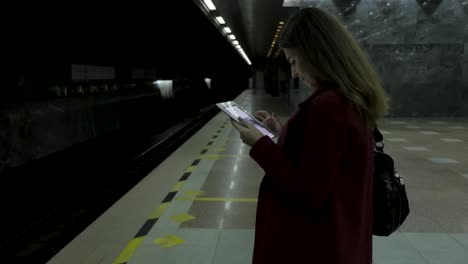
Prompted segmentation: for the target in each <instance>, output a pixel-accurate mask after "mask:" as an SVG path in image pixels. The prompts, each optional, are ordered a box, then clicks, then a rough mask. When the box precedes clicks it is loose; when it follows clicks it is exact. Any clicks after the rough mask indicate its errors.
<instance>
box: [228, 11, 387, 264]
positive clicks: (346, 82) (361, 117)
mask: <svg viewBox="0 0 468 264" xmlns="http://www.w3.org/2000/svg"><path fill="white" fill-rule="evenodd" d="M280 45H281V48H283V51H284V53H285V55H286V58H287V60H288V62H289V63H290V64H291V71H292V77H293V78H300V79H301V80H302V81H303V82H304V83H305V84H306V85H308V86H310V87H311V88H316V90H315V92H314V93H313V95H311V96H310V97H309V98H308V99H306V100H305V101H304V102H302V103H300V104H299V110H298V111H297V112H296V113H295V114H294V115H293V116H292V117H291V118H290V119H289V121H288V122H287V124H285V126H284V127H281V124H280V123H278V121H277V119H276V118H274V117H271V116H270V115H269V114H268V113H267V112H265V111H260V112H258V113H257V116H258V118H259V119H261V120H262V122H264V123H265V124H266V125H268V126H269V127H270V128H271V129H274V130H276V132H279V133H280V138H279V140H278V143H277V144H275V143H274V142H273V141H272V140H271V139H270V138H269V137H267V136H263V135H262V134H261V133H260V132H259V131H258V130H257V129H256V128H255V127H253V126H251V125H250V124H248V123H247V122H245V121H243V120H240V125H239V124H237V123H235V122H232V123H233V126H234V127H235V128H236V129H237V130H239V132H240V136H241V138H242V140H243V142H244V143H245V144H248V145H250V146H252V149H251V150H250V156H251V157H252V158H253V159H254V160H255V161H256V162H257V163H258V164H259V165H260V166H261V167H262V168H263V169H264V171H265V176H264V178H263V180H262V183H261V185H260V191H259V198H258V206H257V218H256V229H255V246H254V256H253V263H254V264H259V263H320V264H322V263H323V264H335V263H346V264H369V263H372V197H373V196H372V184H373V180H372V175H373V157H374V154H373V153H374V151H373V148H374V141H373V138H372V130H373V127H374V126H375V124H376V123H377V120H378V119H379V118H381V117H383V115H384V113H385V111H386V110H387V108H388V104H387V97H386V95H385V91H384V90H383V88H382V85H381V83H380V81H379V78H378V75H377V74H376V72H375V71H374V69H373V68H372V66H371V64H370V63H369V62H368V60H367V58H366V56H365V54H364V53H363V51H362V50H361V49H360V47H359V45H358V44H357V43H356V41H355V40H354V38H353V37H352V35H351V34H350V33H349V32H348V31H347V30H346V29H345V28H344V27H343V25H342V24H341V23H340V21H339V20H338V19H337V18H336V17H334V16H333V15H331V14H329V13H327V12H326V11H323V10H321V9H318V8H305V9H302V10H300V11H299V12H298V13H296V14H295V15H294V16H293V17H292V18H291V19H290V21H289V22H288V23H287V25H286V26H285V28H284V30H283V32H282V35H281V37H280Z"/></svg>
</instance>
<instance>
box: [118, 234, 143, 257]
mask: <svg viewBox="0 0 468 264" xmlns="http://www.w3.org/2000/svg"><path fill="white" fill-rule="evenodd" d="M144 239H145V237H144V236H143V237H139V238H134V239H132V240H131V241H130V242H129V243H128V245H127V246H126V247H125V249H124V250H123V251H122V253H120V255H119V257H118V258H117V259H116V260H115V261H114V264H120V263H125V262H128V261H129V260H130V258H131V257H132V256H133V254H134V253H135V251H136V250H137V248H138V247H139V246H140V244H141V243H143V240H144Z"/></svg>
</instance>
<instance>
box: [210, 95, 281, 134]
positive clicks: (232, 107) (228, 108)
mask: <svg viewBox="0 0 468 264" xmlns="http://www.w3.org/2000/svg"><path fill="white" fill-rule="evenodd" d="M217 105H218V107H219V108H221V109H222V110H223V111H225V112H227V114H228V115H230V116H231V117H232V118H234V119H235V120H236V121H238V120H239V117H241V118H242V119H245V120H246V121H247V122H249V123H250V124H253V125H254V126H255V127H256V128H257V129H258V130H259V131H260V132H262V134H264V135H267V136H269V137H270V138H275V137H276V135H275V134H273V133H272V132H270V131H269V130H268V129H267V128H265V127H264V126H263V124H262V123H260V122H259V121H258V120H256V119H255V118H252V117H251V116H250V115H249V114H248V113H246V112H245V110H244V109H242V108H240V107H239V106H238V105H237V104H235V103H231V102H226V103H220V104H217Z"/></svg>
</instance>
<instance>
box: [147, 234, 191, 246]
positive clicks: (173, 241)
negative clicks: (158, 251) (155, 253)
mask: <svg viewBox="0 0 468 264" xmlns="http://www.w3.org/2000/svg"><path fill="white" fill-rule="evenodd" d="M153 242H154V243H155V244H157V245H159V246H161V247H173V246H177V245H179V244H182V243H184V242H185V240H183V239H182V238H180V237H177V236H174V235H167V236H165V237H161V238H156V239H155V240H154V241H153Z"/></svg>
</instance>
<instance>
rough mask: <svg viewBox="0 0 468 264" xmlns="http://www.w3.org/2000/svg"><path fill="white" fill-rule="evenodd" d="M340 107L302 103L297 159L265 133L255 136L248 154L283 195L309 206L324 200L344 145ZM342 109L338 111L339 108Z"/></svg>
mask: <svg viewBox="0 0 468 264" xmlns="http://www.w3.org/2000/svg"><path fill="white" fill-rule="evenodd" d="M339 108H340V107H339V106H337V105H336V104H333V103H330V102H326V101H319V102H317V103H313V104H312V105H311V106H309V107H306V109H301V111H302V110H305V111H306V113H305V120H304V122H306V124H305V126H304V127H305V131H304V133H300V134H301V135H304V136H303V138H302V139H297V142H298V144H300V145H301V147H300V153H299V155H298V157H299V158H298V159H295V160H291V158H289V157H287V156H285V154H284V153H283V152H282V151H281V150H280V146H278V145H276V144H275V143H274V142H273V141H272V140H271V139H270V138H269V137H267V136H264V137H262V138H261V139H259V140H258V141H257V142H256V143H255V145H254V146H253V147H252V149H251V150H250V156H251V157H252V158H253V159H254V160H255V161H256V162H257V163H258V164H259V165H260V167H262V168H263V170H264V171H265V177H269V178H270V179H268V180H270V181H272V183H273V184H274V186H275V189H278V190H280V192H281V193H282V194H283V195H286V196H287V197H285V198H287V199H291V200H293V201H295V202H298V203H301V204H303V203H305V205H306V206H308V207H311V208H320V207H322V205H323V204H324V202H325V200H326V198H327V196H328V195H329V193H330V191H331V188H332V186H333V182H334V179H335V177H336V175H337V171H338V167H339V163H340V162H341V158H342V156H343V153H344V150H345V147H346V127H345V122H344V120H343V118H344V117H343V116H340V115H342V114H340V112H341V111H339V110H338V109H339ZM341 113H342V112H341Z"/></svg>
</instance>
